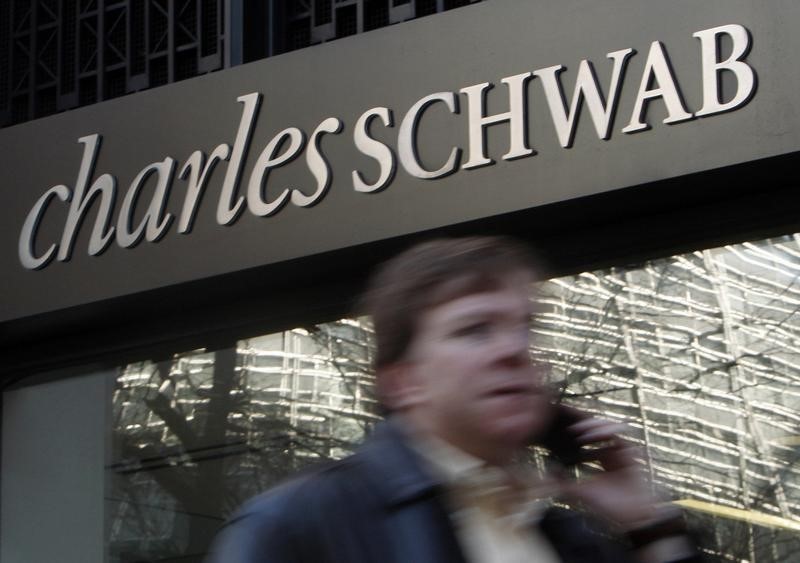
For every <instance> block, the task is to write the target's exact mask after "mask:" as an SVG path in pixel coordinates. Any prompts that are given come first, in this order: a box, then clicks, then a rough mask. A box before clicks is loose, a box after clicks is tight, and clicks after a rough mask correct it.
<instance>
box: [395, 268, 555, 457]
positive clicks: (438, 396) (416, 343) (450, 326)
mask: <svg viewBox="0 0 800 563" xmlns="http://www.w3.org/2000/svg"><path fill="white" fill-rule="evenodd" d="M505 282H506V283H504V284H503V285H502V286H501V287H500V288H499V289H497V290H492V291H488V292H483V293H475V294H471V295H467V296H465V297H460V298H457V299H454V300H452V301H448V302H445V303H443V304H441V305H439V306H436V307H433V308H432V309H429V310H428V311H426V312H425V313H424V314H423V315H422V317H421V318H420V319H419V323H418V328H417V332H416V334H415V337H414V340H413V342H412V345H411V348H410V349H409V352H408V355H407V358H406V360H407V361H406V362H403V366H404V367H403V376H402V378H403V381H404V383H403V385H404V386H405V388H406V389H405V392H406V405H405V407H404V408H403V409H402V410H404V411H405V412H406V414H407V415H408V417H409V418H410V419H411V422H412V423H413V424H414V425H415V427H417V428H419V429H421V430H423V431H426V432H430V433H433V434H434V435H436V436H438V437H439V438H442V439H444V440H446V441H448V442H450V443H451V444H453V445H455V446H457V447H459V448H461V449H462V450H464V451H466V452H467V453H470V454H472V455H475V456H477V457H481V458H483V459H485V460H487V461H491V462H504V461H507V459H508V456H509V455H510V454H511V453H513V452H514V451H516V450H517V449H519V448H520V447H522V446H524V445H525V444H526V443H527V442H528V441H529V439H530V437H531V436H532V435H535V434H536V433H537V432H540V431H541V430H542V429H543V428H544V426H545V425H546V424H547V422H548V420H549V416H550V409H549V402H548V399H547V397H546V396H545V394H544V392H543V389H542V385H541V383H542V382H541V376H540V374H539V373H538V372H537V370H536V368H535V367H534V366H533V365H532V363H531V360H530V354H529V344H530V329H529V322H530V317H531V314H532V303H531V301H530V282H531V279H530V277H529V276H528V275H527V274H524V273H520V274H518V275H509V276H508V278H507V279H506V280H505Z"/></svg>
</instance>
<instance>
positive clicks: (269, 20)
mask: <svg viewBox="0 0 800 563" xmlns="http://www.w3.org/2000/svg"><path fill="white" fill-rule="evenodd" d="M477 1H480V0H413V1H412V0H335V1H334V0H266V1H264V2H256V1H255V0H252V1H249V2H248V1H247V0H245V1H243V2H242V3H241V4H237V6H239V7H240V8H241V9H242V10H243V13H242V14H241V15H240V16H239V17H237V18H231V20H232V21H227V22H226V20H225V17H224V16H225V13H226V9H231V6H232V5H231V2H232V0H11V1H6V2H0V126H5V125H10V124H13V123H19V122H22V121H27V120H29V119H33V118H36V117H42V116H45V115H49V114H52V113H54V112H56V111H63V110H65V109H70V108H73V107H76V106H81V105H86V104H91V103H94V102H97V101H101V100H105V99H109V98H114V97H117V96H120V95H123V94H126V93H129V92H135V91H138V90H141V89H143V88H150V87H154V86H160V85H162V84H167V83H170V82H174V81H176V80H182V79H185V78H190V77H192V76H197V75H198V74H203V73H207V72H211V71H214V70H218V69H221V68H223V66H225V65H236V64H240V63H242V62H248V61H251V60H256V59H259V58H264V57H268V56H271V55H275V54H279V53H284V52H287V51H293V50H295V49H300V48H303V47H307V46H309V45H313V44H317V43H323V42H326V41H331V40H334V39H338V38H340V37H347V36H350V35H354V34H357V33H362V32H364V31H370V30H373V29H378V28H381V27H385V26H387V25H392V24H395V23H400V22H403V21H407V20H411V19H414V18H417V17H420V16H424V15H428V14H434V13H436V12H441V11H444V10H449V9H452V8H456V7H459V6H463V5H466V4H472V3H475V2H477ZM259 22H260V23H259ZM231 41H233V42H235V43H236V44H237V45H240V46H242V47H243V48H242V49H231V51H236V52H237V53H238V52H242V53H244V54H243V55H238V56H239V58H238V59H235V58H230V60H224V59H223V55H225V51H226V49H225V43H226V42H231Z"/></svg>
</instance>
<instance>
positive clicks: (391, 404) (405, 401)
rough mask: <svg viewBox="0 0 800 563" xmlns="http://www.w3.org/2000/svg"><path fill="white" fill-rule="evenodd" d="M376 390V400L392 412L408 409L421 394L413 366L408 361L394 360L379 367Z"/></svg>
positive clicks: (416, 401) (415, 402) (418, 399)
mask: <svg viewBox="0 0 800 563" xmlns="http://www.w3.org/2000/svg"><path fill="white" fill-rule="evenodd" d="M376 390H377V393H378V400H379V401H380V402H381V404H383V405H384V406H385V407H386V408H388V409H389V410H390V411H392V412H399V411H404V410H408V409H409V408H410V407H412V406H414V405H416V404H417V403H419V401H420V399H421V396H422V388H421V387H420V385H419V384H418V382H417V380H416V376H415V373H414V370H413V366H412V365H411V364H410V363H408V362H395V363H393V364H391V365H388V366H384V367H382V368H379V369H378V370H377V373H376Z"/></svg>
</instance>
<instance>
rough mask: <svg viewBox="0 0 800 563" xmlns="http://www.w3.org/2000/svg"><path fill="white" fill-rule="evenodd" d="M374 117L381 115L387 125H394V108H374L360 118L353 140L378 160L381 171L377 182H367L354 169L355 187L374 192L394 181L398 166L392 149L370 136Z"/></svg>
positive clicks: (359, 190) (357, 145) (358, 190)
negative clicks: (370, 125)
mask: <svg viewBox="0 0 800 563" xmlns="http://www.w3.org/2000/svg"><path fill="white" fill-rule="evenodd" d="M373 117H379V118H380V119H381V121H382V122H383V125H384V126H385V127H391V126H392V110H390V109H389V108H383V107H381V108H372V109H370V110H368V111H365V112H364V113H363V114H362V115H361V117H359V118H358V121H357V122H356V128H355V130H354V131H353V142H354V143H355V145H356V148H357V149H358V150H359V151H361V152H362V153H364V154H365V155H367V156H371V157H372V158H374V159H375V160H377V161H378V165H379V167H380V173H379V175H378V179H377V180H376V181H375V183H373V184H367V182H366V180H364V177H363V176H362V175H361V173H360V172H359V171H358V170H353V189H355V190H356V191H357V192H372V193H374V192H378V191H380V190H382V189H384V188H385V187H386V186H388V185H389V182H391V181H392V177H393V176H394V171H395V168H396V166H397V164H396V161H395V158H394V153H393V152H392V149H390V148H389V147H388V146H386V145H384V144H383V143H381V142H380V141H377V140H375V139H374V138H372V137H370V136H369V124H370V122H371V121H372V118H373Z"/></svg>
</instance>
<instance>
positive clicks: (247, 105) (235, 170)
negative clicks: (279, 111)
mask: <svg viewBox="0 0 800 563" xmlns="http://www.w3.org/2000/svg"><path fill="white" fill-rule="evenodd" d="M236 101H238V102H239V103H242V104H244V110H243V111H242V119H241V121H240V122H239V130H238V131H237V132H236V140H235V141H234V143H233V152H232V154H231V160H230V162H229V163H228V170H227V171H226V173H225V180H224V182H223V183H222V192H221V193H220V196H219V204H218V206H217V223H219V224H220V225H230V224H231V223H233V222H234V221H235V220H236V218H237V217H238V216H239V213H241V211H242V209H243V207H242V206H243V205H244V198H243V197H242V196H239V197H236V192H237V191H238V189H239V178H240V177H241V175H242V168H243V167H244V158H243V155H246V154H247V149H248V147H249V146H250V139H251V137H252V134H253V123H254V122H255V119H256V114H257V113H258V107H259V105H260V104H261V94H259V93H258V92H253V93H252V94H247V95H245V96H239V97H238V98H236ZM235 197H236V203H234V202H233V200H234V198H235Z"/></svg>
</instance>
